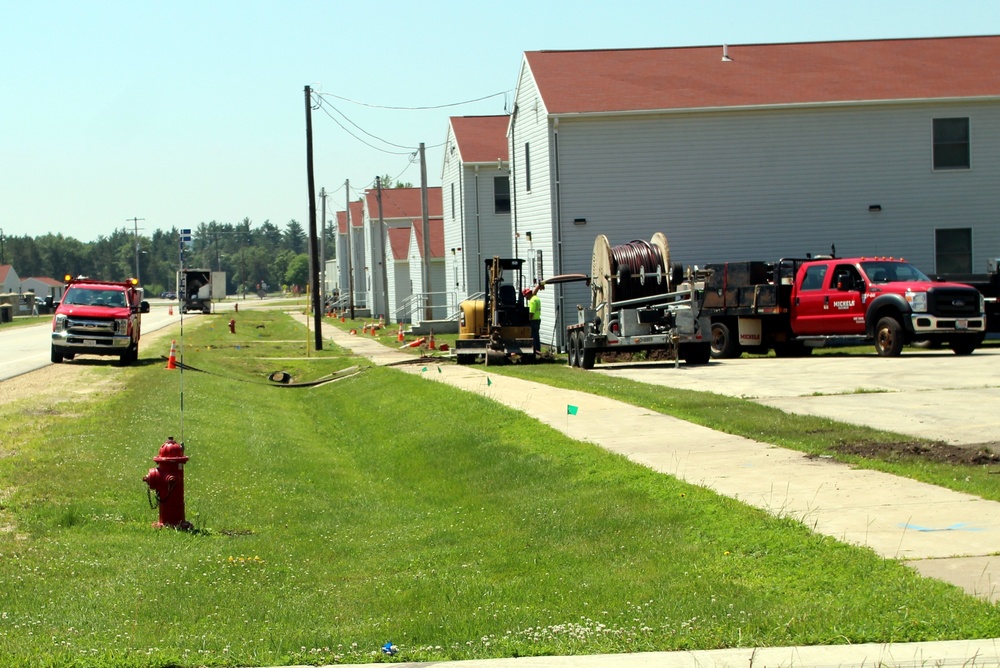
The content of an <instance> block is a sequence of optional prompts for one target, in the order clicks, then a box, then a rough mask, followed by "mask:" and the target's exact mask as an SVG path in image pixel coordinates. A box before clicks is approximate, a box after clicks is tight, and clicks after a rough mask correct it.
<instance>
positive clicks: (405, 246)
mask: <svg viewBox="0 0 1000 668" xmlns="http://www.w3.org/2000/svg"><path fill="white" fill-rule="evenodd" d="M411 231H412V230H411V228H409V227H390V228H389V229H388V234H389V248H390V249H391V250H392V259H393V260H397V261H398V260H406V258H407V257H409V255H410V232H411Z"/></svg>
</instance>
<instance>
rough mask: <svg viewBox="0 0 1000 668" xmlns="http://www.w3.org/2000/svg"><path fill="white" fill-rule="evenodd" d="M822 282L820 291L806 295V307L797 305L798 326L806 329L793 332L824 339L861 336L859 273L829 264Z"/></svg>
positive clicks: (862, 286)
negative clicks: (837, 336)
mask: <svg viewBox="0 0 1000 668" xmlns="http://www.w3.org/2000/svg"><path fill="white" fill-rule="evenodd" d="M825 278H826V279H827V280H826V281H825V282H824V284H823V287H822V289H821V290H818V291H815V292H810V294H809V295H808V300H807V301H806V303H805V304H803V305H800V309H801V310H800V315H802V316H803V322H802V325H801V326H803V327H805V328H806V329H804V330H802V331H799V329H798V328H796V332H798V333H806V331H808V333H810V334H820V335H826V336H830V335H837V334H848V335H853V334H864V331H865V305H864V304H863V302H862V299H861V295H862V294H863V293H864V290H865V282H864V279H863V278H862V277H861V272H860V271H858V269H857V267H855V266H854V265H853V264H849V263H843V262H842V263H837V264H834V263H830V269H829V270H828V271H827V272H826V277H825ZM802 294H805V293H804V292H803V293H802Z"/></svg>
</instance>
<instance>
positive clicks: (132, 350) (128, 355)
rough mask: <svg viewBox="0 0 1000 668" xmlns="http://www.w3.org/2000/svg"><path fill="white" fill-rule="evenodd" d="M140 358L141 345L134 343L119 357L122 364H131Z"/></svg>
mask: <svg viewBox="0 0 1000 668" xmlns="http://www.w3.org/2000/svg"><path fill="white" fill-rule="evenodd" d="M138 359H139V346H137V345H135V344H132V345H131V346H129V347H128V348H126V349H125V352H123V353H122V354H121V355H120V356H119V357H118V363H119V364H120V365H121V366H130V365H131V364H133V363H134V362H135V361H136V360H138Z"/></svg>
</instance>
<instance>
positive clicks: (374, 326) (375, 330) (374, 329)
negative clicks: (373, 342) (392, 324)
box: [372, 322, 379, 336]
mask: <svg viewBox="0 0 1000 668" xmlns="http://www.w3.org/2000/svg"><path fill="white" fill-rule="evenodd" d="M378 330H379V326H378V323H376V322H373V323H372V336H378Z"/></svg>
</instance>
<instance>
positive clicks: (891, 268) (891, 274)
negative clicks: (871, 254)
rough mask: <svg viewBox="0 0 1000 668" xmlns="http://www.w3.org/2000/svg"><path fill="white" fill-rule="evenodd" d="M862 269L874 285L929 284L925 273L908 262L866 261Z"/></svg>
mask: <svg viewBox="0 0 1000 668" xmlns="http://www.w3.org/2000/svg"><path fill="white" fill-rule="evenodd" d="M861 268H862V269H863V270H864V272H865V275H866V276H868V279H869V280H870V281H871V282H872V283H895V282H897V281H919V282H929V281H930V280H931V279H929V278H927V276H926V275H925V274H924V272H922V271H920V270H919V269H917V268H916V267H914V266H913V265H912V264H910V263H908V262H889V261H883V260H865V261H862V263H861Z"/></svg>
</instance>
